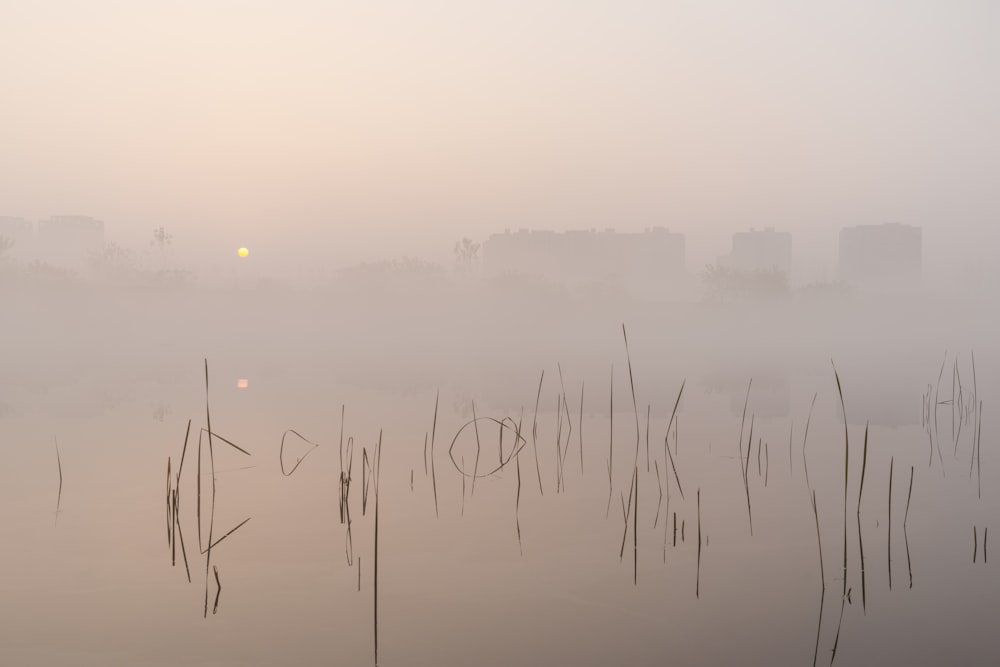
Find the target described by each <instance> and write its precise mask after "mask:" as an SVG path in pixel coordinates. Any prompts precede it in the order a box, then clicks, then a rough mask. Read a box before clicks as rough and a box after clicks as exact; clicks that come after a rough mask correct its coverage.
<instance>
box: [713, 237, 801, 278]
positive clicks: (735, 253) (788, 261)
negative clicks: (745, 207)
mask: <svg viewBox="0 0 1000 667" xmlns="http://www.w3.org/2000/svg"><path fill="white" fill-rule="evenodd" d="M719 264H720V265H721V266H724V267H726V268H729V269H739V270H743V271H771V270H774V269H777V270H778V271H782V272H784V273H785V274H788V272H789V270H790V269H791V268H792V235H791V234H789V233H788V232H776V231H774V227H766V228H764V229H763V230H755V229H751V230H750V231H749V232H739V233H737V234H733V249H732V251H730V253H729V254H728V255H726V256H724V257H720V258H719Z"/></svg>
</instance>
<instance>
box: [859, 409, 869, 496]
mask: <svg viewBox="0 0 1000 667" xmlns="http://www.w3.org/2000/svg"><path fill="white" fill-rule="evenodd" d="M867 465H868V422H865V444H864V447H863V448H862V450H861V482H860V484H858V514H861V494H862V493H863V492H864V490H865V467H866V466H867Z"/></svg>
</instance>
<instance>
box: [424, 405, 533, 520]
mask: <svg viewBox="0 0 1000 667" xmlns="http://www.w3.org/2000/svg"><path fill="white" fill-rule="evenodd" d="M440 399H441V390H440V389H439V390H438V392H437V394H435V396H434V421H433V423H432V424H431V487H432V488H433V489H434V516H435V518H437V517H440V514H439V512H438V491H437V489H438V487H437V472H436V470H435V468H434V436H435V435H436V434H437V422H438V401H440ZM539 481H541V480H539Z"/></svg>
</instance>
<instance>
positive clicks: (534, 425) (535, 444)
mask: <svg viewBox="0 0 1000 667" xmlns="http://www.w3.org/2000/svg"><path fill="white" fill-rule="evenodd" d="M544 381H545V370H544V369H542V375H541V377H539V378H538V394H537V395H536V396H535V417H534V420H533V421H532V424H531V445H532V447H533V448H534V450H535V473H536V474H537V475H538V493H539V495H542V496H544V495H545V489H543V488H542V468H541V465H540V464H539V463H538V404H539V403H540V402H541V400H542V383H543V382H544ZM610 510H611V499H610V498H608V511H610Z"/></svg>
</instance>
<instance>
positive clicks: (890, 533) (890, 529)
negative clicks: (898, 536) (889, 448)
mask: <svg viewBox="0 0 1000 667" xmlns="http://www.w3.org/2000/svg"><path fill="white" fill-rule="evenodd" d="M894 460H895V457H890V459H889V530H888V532H887V535H888V543H889V546H888V550H887V558H886V561H887V564H888V567H889V590H890V591H891V590H892V465H893V462H894Z"/></svg>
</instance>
